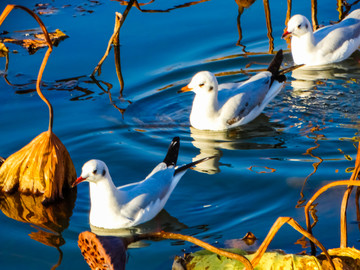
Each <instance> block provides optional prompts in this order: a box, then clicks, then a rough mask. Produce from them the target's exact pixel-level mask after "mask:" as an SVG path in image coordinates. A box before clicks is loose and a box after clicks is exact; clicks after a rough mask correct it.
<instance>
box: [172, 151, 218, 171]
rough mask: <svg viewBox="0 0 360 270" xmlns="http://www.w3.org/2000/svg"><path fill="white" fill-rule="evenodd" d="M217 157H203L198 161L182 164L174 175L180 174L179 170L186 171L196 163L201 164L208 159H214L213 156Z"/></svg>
mask: <svg viewBox="0 0 360 270" xmlns="http://www.w3.org/2000/svg"><path fill="white" fill-rule="evenodd" d="M215 157H216V156H210V157H206V158H202V159H199V160H196V161H194V162H191V163H189V164H186V165H184V166H181V167H179V168H177V169H176V170H175V174H174V175H176V174H178V173H179V172H183V171H186V170H187V169H189V168H191V167H194V166H195V165H196V164H199V163H201V162H204V161H207V160H209V159H212V158H215Z"/></svg>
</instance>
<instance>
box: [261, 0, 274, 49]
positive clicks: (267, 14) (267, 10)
mask: <svg viewBox="0 0 360 270" xmlns="http://www.w3.org/2000/svg"><path fill="white" fill-rule="evenodd" d="M263 2H264V9H265V18H266V28H267V37H268V39H269V53H270V54H272V53H273V52H274V38H273V36H272V26H271V16H270V6H269V0H263Z"/></svg>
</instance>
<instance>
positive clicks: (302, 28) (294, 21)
mask: <svg viewBox="0 0 360 270" xmlns="http://www.w3.org/2000/svg"><path fill="white" fill-rule="evenodd" d="M289 35H291V36H292V37H291V53H292V57H293V60H294V62H295V64H297V65H299V64H306V65H308V66H316V65H326V64H330V63H335V62H340V61H343V60H345V59H347V58H349V57H350V56H351V55H352V53H353V52H354V51H356V50H357V49H358V47H359V45H360V9H356V10H354V11H353V12H351V13H350V14H349V15H348V16H346V18H345V19H344V20H342V21H341V22H339V23H337V24H334V25H328V26H326V27H323V28H320V29H318V30H317V31H315V32H313V31H312V27H311V24H310V22H309V20H308V19H307V18H306V17H304V16H302V15H299V14H298V15H294V16H293V17H291V19H290V20H289V22H288V25H287V29H286V31H285V32H284V34H283V35H282V37H283V38H284V37H287V36H289Z"/></svg>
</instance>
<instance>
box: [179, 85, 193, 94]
mask: <svg viewBox="0 0 360 270" xmlns="http://www.w3.org/2000/svg"><path fill="white" fill-rule="evenodd" d="M191 90H192V88H190V87H189V86H187V85H186V86H184V87H183V88H181V89H180V90H179V91H178V93H184V92H189V91H191Z"/></svg>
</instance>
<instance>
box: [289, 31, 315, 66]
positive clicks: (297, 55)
mask: <svg viewBox="0 0 360 270" xmlns="http://www.w3.org/2000/svg"><path fill="white" fill-rule="evenodd" d="M315 49H316V44H315V38H314V34H313V32H311V31H309V32H307V33H306V34H304V35H302V36H300V37H298V36H292V38H291V52H292V55H293V58H294V62H295V63H296V64H298V65H299V64H306V63H307V62H308V61H309V60H311V59H306V56H309V57H310V58H312V54H313V53H314V51H315Z"/></svg>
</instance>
